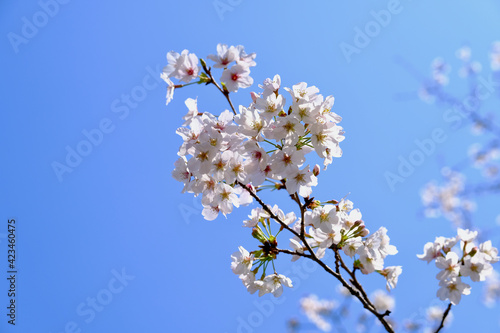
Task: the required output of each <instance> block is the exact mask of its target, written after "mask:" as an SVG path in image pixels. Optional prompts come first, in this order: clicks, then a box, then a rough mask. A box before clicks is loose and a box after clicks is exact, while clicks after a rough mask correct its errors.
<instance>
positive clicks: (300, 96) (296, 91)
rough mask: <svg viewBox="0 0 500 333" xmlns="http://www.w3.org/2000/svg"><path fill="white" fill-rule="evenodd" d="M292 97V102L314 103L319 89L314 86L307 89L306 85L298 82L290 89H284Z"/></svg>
mask: <svg viewBox="0 0 500 333" xmlns="http://www.w3.org/2000/svg"><path fill="white" fill-rule="evenodd" d="M285 90H286V91H288V92H289V93H290V95H292V97H293V99H294V101H296V102H299V101H302V102H314V101H315V100H316V98H317V97H318V95H316V94H317V93H318V92H319V89H318V88H316V87H315V86H312V87H307V83H305V82H300V83H297V84H296V85H294V86H292V89H290V88H285Z"/></svg>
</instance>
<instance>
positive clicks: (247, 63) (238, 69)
mask: <svg viewBox="0 0 500 333" xmlns="http://www.w3.org/2000/svg"><path fill="white" fill-rule="evenodd" d="M255 57H256V54H255V53H251V54H247V53H246V52H245V48H244V47H243V46H242V45H238V46H230V47H228V46H227V45H225V44H219V45H217V54H211V55H209V56H208V57H207V58H208V59H210V60H213V61H214V62H215V64H214V68H223V72H222V76H221V78H220V80H221V82H223V83H224V84H225V87H226V88H227V89H228V90H229V91H233V92H235V91H238V89H239V88H248V87H250V86H251V85H252V84H253V78H252V77H250V67H252V66H255V65H256V63H255V61H254V59H255ZM167 61H168V65H167V66H165V67H164V68H163V72H162V74H161V78H162V79H163V80H164V81H165V82H166V83H167V85H168V87H167V104H168V103H170V101H171V100H172V99H173V97H174V90H175V88H176V87H182V85H180V86H177V85H175V84H174V83H173V82H172V81H171V78H175V79H177V80H179V81H181V82H185V83H189V82H191V81H192V80H194V79H197V78H198V79H199V81H198V82H196V83H206V82H209V81H208V78H207V76H206V73H201V74H200V71H201V66H200V62H199V60H198V58H197V57H196V54H194V53H189V51H188V50H184V51H182V52H181V54H179V53H177V52H175V51H170V52H168V53H167ZM233 63H234V64H233ZM230 64H233V65H232V66H231V67H229V65H230Z"/></svg>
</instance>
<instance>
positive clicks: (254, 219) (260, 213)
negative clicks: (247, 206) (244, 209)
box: [243, 207, 269, 228]
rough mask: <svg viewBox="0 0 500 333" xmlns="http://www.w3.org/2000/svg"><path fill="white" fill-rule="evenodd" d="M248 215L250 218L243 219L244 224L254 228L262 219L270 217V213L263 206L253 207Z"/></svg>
mask: <svg viewBox="0 0 500 333" xmlns="http://www.w3.org/2000/svg"><path fill="white" fill-rule="evenodd" d="M248 217H249V218H250V219H249V220H245V221H243V226H244V227H248V228H253V227H255V226H256V225H257V224H259V222H260V221H261V220H263V219H266V218H269V214H268V213H267V212H266V211H265V210H264V209H262V208H261V207H257V208H254V209H252V211H251V212H250V215H248Z"/></svg>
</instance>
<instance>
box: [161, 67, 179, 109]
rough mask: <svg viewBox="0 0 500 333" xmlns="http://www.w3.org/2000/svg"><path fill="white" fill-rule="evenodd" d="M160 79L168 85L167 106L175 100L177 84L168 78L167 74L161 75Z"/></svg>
mask: <svg viewBox="0 0 500 333" xmlns="http://www.w3.org/2000/svg"><path fill="white" fill-rule="evenodd" d="M160 77H161V78H162V79H163V81H165V82H166V83H167V96H166V98H167V103H166V104H167V105H168V103H170V102H171V101H172V99H174V90H175V84H174V83H173V82H172V81H171V80H170V79H169V78H168V75H167V74H166V73H164V72H163V73H161V74H160Z"/></svg>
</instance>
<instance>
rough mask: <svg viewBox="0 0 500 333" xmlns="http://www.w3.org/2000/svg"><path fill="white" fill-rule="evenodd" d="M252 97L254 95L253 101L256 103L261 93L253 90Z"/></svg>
mask: <svg viewBox="0 0 500 333" xmlns="http://www.w3.org/2000/svg"><path fill="white" fill-rule="evenodd" d="M250 97H252V101H253V102H254V103H255V102H256V101H257V98H259V94H257V93H255V92H253V91H252V92H251V93H250Z"/></svg>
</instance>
